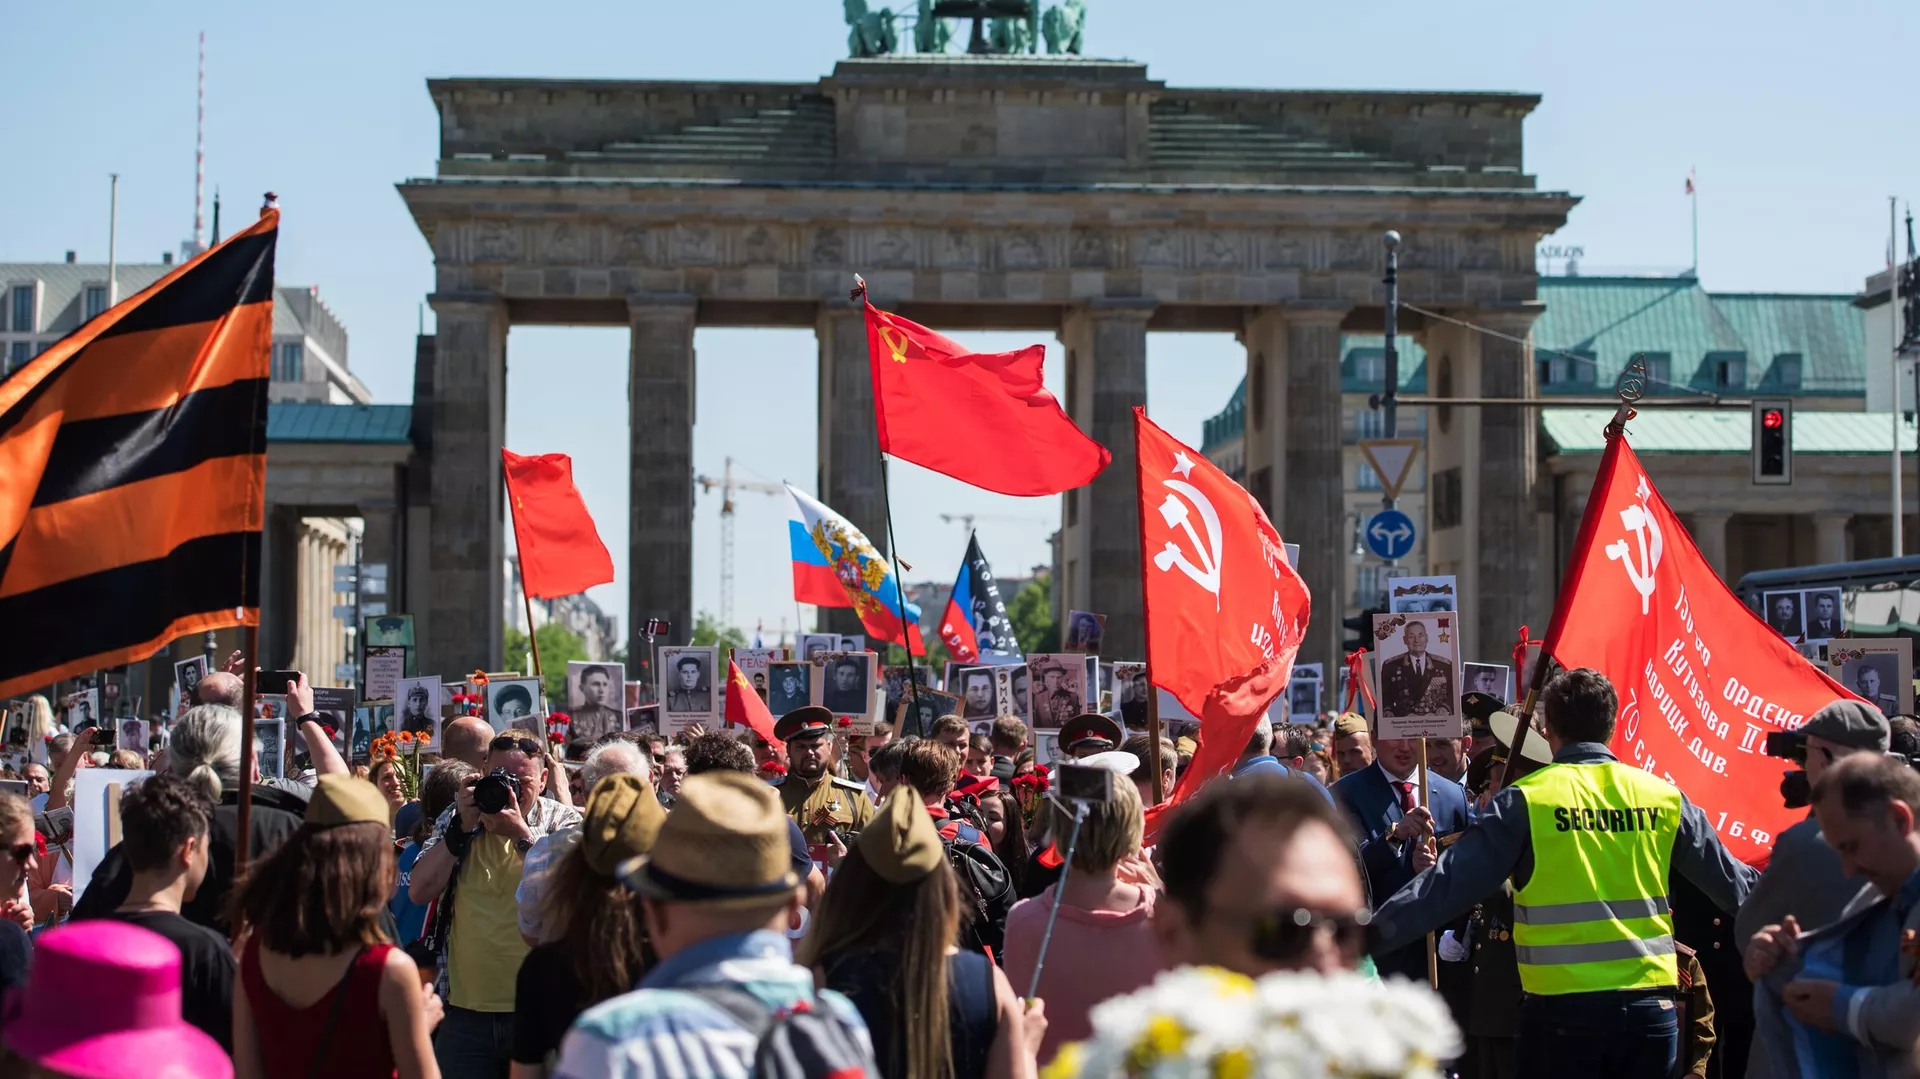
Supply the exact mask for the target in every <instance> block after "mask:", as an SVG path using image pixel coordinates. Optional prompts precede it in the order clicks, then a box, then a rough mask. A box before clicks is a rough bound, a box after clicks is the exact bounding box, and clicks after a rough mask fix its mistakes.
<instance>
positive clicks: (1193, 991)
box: [1041, 967, 1461, 1079]
mask: <svg viewBox="0 0 1920 1079" xmlns="http://www.w3.org/2000/svg"><path fill="white" fill-rule="evenodd" d="M1092 1018H1093V1036H1092V1037H1091V1038H1089V1039H1087V1040H1086V1041H1084V1042H1076V1043H1074V1044H1071V1045H1068V1046H1065V1047H1064V1048H1062V1049H1061V1050H1060V1054H1059V1055H1058V1056H1056V1057H1055V1058H1054V1060H1053V1063H1051V1064H1049V1065H1048V1066H1047V1067H1046V1068H1045V1069H1044V1070H1043V1071H1042V1072H1041V1076H1042V1079H1119V1077H1126V1079H1175V1077H1179V1079H1188V1077H1193V1079H1201V1077H1206V1079H1268V1077H1273V1079H1279V1077H1286V1079H1293V1077H1295V1076H1301V1077H1305V1076H1342V1077H1345V1079H1362V1077H1364V1079H1389V1077H1391V1079H1428V1077H1432V1079H1439V1076H1440V1075H1441V1070H1440V1065H1441V1062H1442V1061H1445V1060H1450V1059H1452V1058H1454V1057H1457V1056H1459V1055H1460V1049H1461V1042H1460V1032H1459V1030H1458V1029H1457V1028H1456V1027H1455V1026H1454V1025H1453V1020H1452V1018H1451V1017H1449V1016H1448V1014H1447V1008H1446V1005H1445V1004H1444V1003H1442V1002H1441V1000H1440V998H1439V997H1438V996H1436V995H1434V994H1433V993H1432V992H1431V991H1429V990H1428V989H1427V988H1426V987H1425V986H1421V985H1414V984H1412V983H1409V982H1401V981H1393V982H1388V983H1385V984H1382V983H1379V982H1374V981H1370V980H1368V979H1365V978H1363V977H1361V976H1360V975H1358V974H1338V975H1330V976H1329V975H1319V974H1311V973H1302V972H1294V971H1285V972H1281V973H1277V974H1269V975H1267V976H1266V977H1264V978H1261V979H1260V980H1259V981H1254V980H1253V979H1251V978H1248V977H1245V976H1243V975H1239V974H1233V973H1230V972H1227V971H1223V970H1219V969H1215V968H1210V967H1184V968H1181V969H1180V970H1174V971H1168V972H1167V973H1165V974H1162V975H1160V977H1159V978H1157V979H1155V981H1154V983H1153V984H1152V985H1150V986H1148V987H1146V988H1145V989H1142V990H1140V991H1139V992H1136V993H1131V994H1128V995H1127V996H1124V997H1115V998H1114V999H1112V1000H1109V1001H1107V1002H1106V1003H1104V1004H1101V1005H1099V1006H1098V1007H1096V1008H1094V1009H1093V1015H1092Z"/></svg>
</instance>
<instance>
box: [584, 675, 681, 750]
mask: <svg viewBox="0 0 1920 1079" xmlns="http://www.w3.org/2000/svg"><path fill="white" fill-rule="evenodd" d="M668 676H669V677H671V672H668ZM626 686H627V671H626V668H625V667H623V666H621V665H620V664H618V663H602V662H597V661H596V662H583V661H580V660H574V661H572V662H569V663H568V664H567V716H568V718H569V719H571V720H572V723H571V725H569V726H568V727H567V741H568V742H569V743H573V742H584V743H586V744H588V745H592V744H593V743H595V742H598V741H599V740H600V739H602V738H604V737H606V736H607V735H609V734H618V733H620V732H621V731H622V730H625V729H626V722H627V717H626V708H625V706H626V701H627V698H626V693H627V688H626Z"/></svg>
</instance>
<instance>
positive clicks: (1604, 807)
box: [1513, 761, 1681, 995]
mask: <svg viewBox="0 0 1920 1079" xmlns="http://www.w3.org/2000/svg"><path fill="white" fill-rule="evenodd" d="M1514 785H1515V786H1516V787H1519V788H1520V789H1521V791H1522V792H1523V793H1524V794H1525V795H1526V802H1527V824H1528V827H1529V829H1530V831H1531V832H1532V837H1533V876H1532V877H1530V878H1528V880H1527V883H1526V885H1525V886H1524V887H1522V888H1520V889H1519V890H1518V891H1516V892H1515V893H1514V896H1513V913H1514V927H1513V943H1514V951H1515V954H1516V957H1517V958H1518V959H1519V962H1520V985H1521V988H1523V989H1525V990H1526V991H1527V992H1529V993H1535V994H1541V995H1560V994H1566V993H1597V992H1604V991H1607V990H1611V989H1651V988H1659V987H1672V986H1676V985H1677V984H1678V983H1679V967H1678V965H1677V963H1676V961H1675V959H1674V951H1673V915H1672V914H1671V913H1669V911H1668V907H1667V867H1668V865H1669V864H1670V860H1671V858H1672V855H1673V843H1674V839H1675V837H1676V836H1678V835H1679V834H1680V807H1681V800H1680V791H1679V789H1678V788H1676V787H1675V786H1674V785H1673V784H1671V783H1667V782H1665V781H1663V780H1660V779H1657V778H1655V777H1654V776H1652V775H1649V774H1648V773H1647V772H1645V771H1644V770H1642V769H1639V768H1635V767H1632V766H1631V765H1626V764H1621V763H1619V762H1618V761H1606V762H1602V763H1597V764H1556V765H1554V766H1552V767H1550V768H1542V769H1541V770H1540V771H1538V772H1535V773H1533V774H1532V775H1529V776H1527V777H1526V778H1524V779H1522V780H1520V781H1519V782H1517V783H1515V784H1514Z"/></svg>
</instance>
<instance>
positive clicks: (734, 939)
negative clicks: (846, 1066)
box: [554, 930, 872, 1079]
mask: <svg viewBox="0 0 1920 1079" xmlns="http://www.w3.org/2000/svg"><path fill="white" fill-rule="evenodd" d="M707 985H725V986H729V987H731V988H734V989H740V990H744V991H746V992H748V993H751V994H752V995H753V996H755V997H757V998H759V1000H760V1001H761V1002H762V1003H763V1004H765V1005H767V1007H768V1008H770V1009H777V1008H788V1007H792V1006H793V1005H794V1004H796V1003H798V1002H800V1001H803V1000H808V999H811V998H812V997H813V995H814V988H813V972H812V971H810V970H808V969H807V968H805V967H802V966H798V965H796V964H795V963H794V962H793V953H792V951H791V949H790V948H789V946H788V943H787V939H786V937H784V936H782V935H781V934H779V933H775V932H771V931H768V930H759V931H756V932H752V933H741V934H736V935H732V936H725V937H715V938H713V939H712V940H705V941H701V942H700V943H699V944H696V945H694V946H693V947H691V948H688V949H687V950H686V951H683V952H680V953H678V954H676V955H673V956H671V957H670V958H667V959H665V960H662V961H661V962H660V964H659V965H658V966H656V967H654V968H653V969H652V970H651V971H649V972H648V973H647V976H646V977H645V978H644V979H642V980H641V982H640V988H638V989H636V990H634V991H633V992H631V993H627V994H624V995H622V996H617V997H614V998H613V999H612V1000H609V1001H605V1002H603V1003H601V1004H597V1005H595V1006H593V1007H591V1008H588V1009H587V1010H586V1011H585V1012H584V1013H582V1014H581V1016H580V1018H578V1019H576V1020H574V1024H573V1027H572V1029H570V1030H568V1031H567V1036H566V1040H565V1041H563V1042H561V1045H560V1063H559V1066H558V1067H557V1068H556V1069H555V1071H554V1076H555V1079H746V1076H748V1075H749V1074H750V1073H751V1071H752V1068H753V1054H754V1049H755V1047H756V1046H757V1045H758V1043H759V1038H758V1036H757V1035H756V1034H755V1033H754V1032H753V1031H750V1030H747V1029H745V1028H744V1027H742V1026H741V1025H740V1024H739V1022H737V1021H736V1020H735V1019H734V1018H733V1016H732V1015H730V1014H729V1013H727V1012H726V1011H724V1010H723V1009H722V1008H721V1007H720V1006H718V1005H716V1004H713V1003H710V1002H709V1001H707V1000H706V999H704V998H702V997H699V996H696V995H694V994H692V993H687V992H682V991H681V990H682V989H686V988H691V987H695V986H707ZM819 999H820V1000H821V1001H822V1002H823V1003H825V1004H826V1005H827V1006H828V1007H829V1008H831V1009H832V1010H833V1013H834V1015H835V1017H836V1018H838V1019H840V1020H841V1021H842V1022H844V1023H845V1024H846V1025H847V1027H848V1028H849V1029H850V1030H852V1031H853V1032H854V1033H855V1034H857V1036H858V1039H859V1042H860V1046H861V1048H862V1049H865V1050H867V1051H868V1052H871V1051H872V1046H871V1044H870V1042H869V1041H868V1037H867V1024H866V1022H865V1021H864V1020H862V1019H861V1018H860V1013H859V1011H858V1010H856V1009H855V1008H854V1006H853V1003H852V1002H851V1001H849V1000H847V998H845V997H843V996H841V995H840V994H839V993H836V992H834V991H832V990H830V989H829V990H823V991H822V992H821V993H820V997H819Z"/></svg>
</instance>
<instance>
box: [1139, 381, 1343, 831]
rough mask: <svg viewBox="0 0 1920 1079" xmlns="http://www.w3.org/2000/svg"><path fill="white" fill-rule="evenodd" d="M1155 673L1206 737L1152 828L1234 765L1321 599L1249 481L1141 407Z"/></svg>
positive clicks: (1143, 521) (1143, 532) (1145, 576)
mask: <svg viewBox="0 0 1920 1079" xmlns="http://www.w3.org/2000/svg"><path fill="white" fill-rule="evenodd" d="M1133 424H1134V445H1135V449H1136V452H1137V454H1138V459H1139V474H1138V480H1139V490H1140V553H1141V554H1142V555H1143V556H1144V557H1143V558H1142V561H1141V567H1140V574H1141V577H1142V582H1141V583H1142V587H1143V590H1144V592H1145V600H1146V623H1147V674H1148V677H1149V679H1150V680H1151V681H1152V683H1153V684H1154V685H1155V686H1159V687H1161V688H1164V689H1165V690H1167V692H1169V693H1172V694H1173V695H1174V697H1175V698H1176V699H1178V700H1179V701H1180V704H1181V705H1182V706H1183V707H1185V708H1186V709H1187V711H1189V712H1192V713H1193V714H1194V715H1196V716H1199V717H1200V739H1199V746H1198V748H1197V749H1196V750H1195V751H1194V755H1193V762H1192V763H1191V764H1190V765H1189V766H1188V768H1187V770H1186V772H1184V773H1183V774H1182V775H1181V776H1180V783H1179V785H1178V786H1176V787H1175V788H1174V791H1173V797H1172V798H1171V799H1169V800H1168V801H1167V802H1166V803H1164V804H1163V805H1160V806H1156V807H1154V808H1153V809H1152V810H1149V811H1148V828H1149V829H1150V830H1152V829H1157V828H1158V827H1159V822H1160V817H1161V815H1162V814H1164V813H1165V811H1166V810H1167V809H1169V808H1171V807H1172V806H1174V805H1178V804H1179V803H1181V802H1184V801H1186V800H1187V799H1188V798H1190V797H1192V796H1193V793H1194V792H1195V791H1197V790H1199V789H1200V787H1201V785H1203V784H1204V783H1206V782H1207V781H1208V780H1210V779H1212V778H1214V777H1215V776H1217V775H1219V774H1220V773H1221V772H1224V771H1226V770H1227V769H1229V768H1231V767H1233V763H1234V762H1235V761H1236V760H1238V759H1239V757H1240V754H1241V752H1242V751H1243V750H1244V749H1246V745H1247V739H1248V738H1250V737H1252V735H1253V729H1254V727H1255V726H1257V725H1258V724H1261V723H1265V722H1267V719H1266V712H1267V706H1268V705H1269V704H1271V703H1272V702H1273V699H1274V697H1276V696H1278V695H1279V694H1280V692H1281V691H1282V690H1284V689H1286V688H1287V679H1288V676H1289V675H1290V674H1291V672H1292V670H1293V659H1294V656H1295V655H1297V654H1298V653H1299V651H1300V643H1301V641H1303V640H1304V639H1305V638H1306V633H1307V617H1308V614H1309V612H1310V611H1311V609H1312V599H1311V597H1310V595H1309V594H1308V592H1307V584H1306V582H1305V581H1302V580H1301V579H1300V575H1299V574H1298V573H1295V572H1294V569H1293V566H1292V564H1291V563H1289V562H1288V561H1287V551H1286V547H1285V546H1284V545H1282V544H1281V542H1280V533H1279V532H1277V531H1275V529H1274V527H1273V522H1271V521H1269V520H1267V514H1266V511H1265V510H1262V509H1261V508H1260V504H1259V503H1258V502H1255V501H1254V500H1253V496H1252V495H1249V494H1248V493H1247V492H1246V490H1245V489H1244V488H1242V487H1241V486H1240V485H1239V484H1236V483H1234V482H1233V480H1231V479H1229V478H1228V477H1227V474H1226V473H1224V472H1222V471H1220V470H1219V469H1218V468H1215V467H1214V466H1213V464H1212V463H1211V462H1209V461H1208V460H1207V459H1206V458H1205V457H1203V456H1201V455H1200V454H1199V453H1198V452H1196V451H1194V450H1193V449H1191V448H1189V447H1187V446H1184V445H1182V444H1181V443H1180V442H1179V441H1178V440H1176V439H1175V438H1173V436H1171V435H1169V434H1167V433H1166V432H1165V431H1163V430H1161V429H1160V428H1159V427H1156V426H1155V425H1154V424H1153V423H1152V421H1150V420H1148V419H1147V416H1146V413H1145V412H1144V411H1143V410H1141V409H1138V408H1136V409H1134V410H1133Z"/></svg>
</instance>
